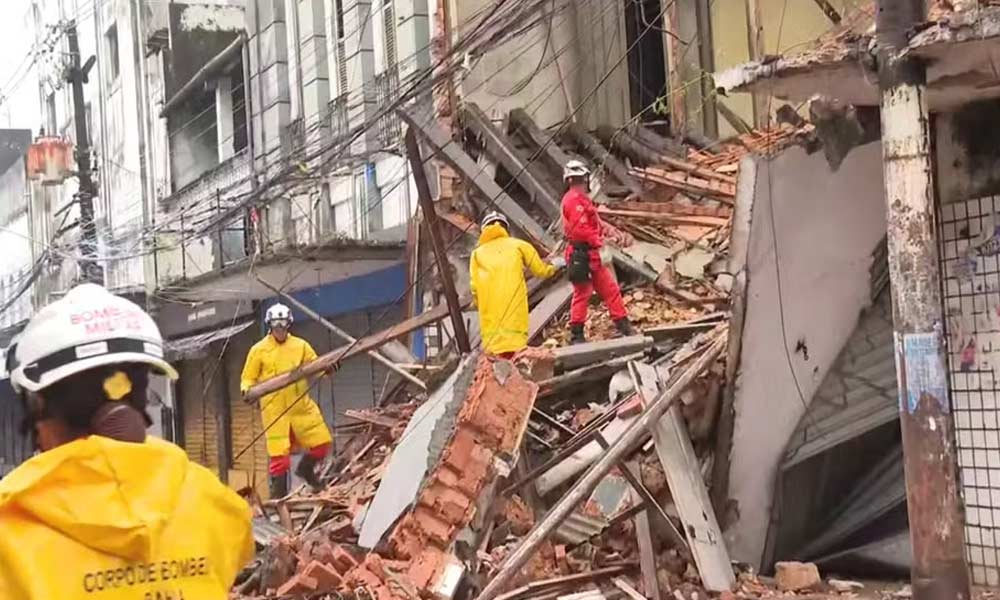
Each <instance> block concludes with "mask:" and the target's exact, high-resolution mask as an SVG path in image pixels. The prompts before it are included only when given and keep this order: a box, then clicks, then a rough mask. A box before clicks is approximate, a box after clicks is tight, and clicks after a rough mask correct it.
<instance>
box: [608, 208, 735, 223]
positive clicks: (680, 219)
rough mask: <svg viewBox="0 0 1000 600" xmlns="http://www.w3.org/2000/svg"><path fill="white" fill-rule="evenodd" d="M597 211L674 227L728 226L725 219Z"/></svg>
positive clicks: (727, 220)
mask: <svg viewBox="0 0 1000 600" xmlns="http://www.w3.org/2000/svg"><path fill="white" fill-rule="evenodd" d="M597 210H598V212H600V213H601V214H602V215H611V216H612V217H632V218H641V219H651V220H655V221H662V222H665V223H671V224H674V225H700V226H704V227H722V226H725V225H728V224H729V219H727V218H725V217H707V216H699V215H691V216H682V215H672V214H669V213H661V212H650V211H644V210H618V209H614V208H607V207H606V206H601V207H599V208H598V209H597Z"/></svg>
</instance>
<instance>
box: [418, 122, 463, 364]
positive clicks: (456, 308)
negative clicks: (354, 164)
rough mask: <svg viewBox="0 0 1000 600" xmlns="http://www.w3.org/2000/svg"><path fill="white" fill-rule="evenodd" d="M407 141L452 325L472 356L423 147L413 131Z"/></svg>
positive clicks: (421, 208) (459, 339)
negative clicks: (422, 155)
mask: <svg viewBox="0 0 1000 600" xmlns="http://www.w3.org/2000/svg"><path fill="white" fill-rule="evenodd" d="M404 139H405V141H406V154H407V156H408V158H409V160H410V169H411V170H412V171H413V181H414V182H415V183H416V184H417V197H418V199H419V200H420V210H421V212H423V213H424V222H425V223H426V224H427V233H428V234H430V238H431V246H432V247H433V249H434V257H435V258H436V259H437V266H438V272H439V273H440V274H441V287H443V288H444V298H445V300H446V301H447V302H448V312H449V313H450V314H451V324H452V326H453V327H454V328H455V343H456V344H458V349H459V351H460V352H462V353H463V354H468V353H469V352H470V351H471V346H470V344H469V332H468V331H466V329H465V321H464V320H462V303H461V302H460V301H459V299H458V292H457V291H456V290H455V282H454V280H452V278H451V263H449V262H448V255H447V253H446V252H445V248H444V243H443V242H442V241H441V233H440V231H438V223H437V211H436V210H434V200H433V199H432V198H431V188H430V185H429V184H428V183H427V173H426V171H424V160H423V158H422V157H421V156H420V143H419V142H417V134H416V133H415V132H414V131H413V128H412V127H408V128H407V129H406V136H405V138H404Z"/></svg>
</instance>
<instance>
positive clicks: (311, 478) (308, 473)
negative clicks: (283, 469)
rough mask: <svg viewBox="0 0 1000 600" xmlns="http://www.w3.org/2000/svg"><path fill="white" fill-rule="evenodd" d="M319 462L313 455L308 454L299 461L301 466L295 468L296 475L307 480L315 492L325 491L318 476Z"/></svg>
mask: <svg viewBox="0 0 1000 600" xmlns="http://www.w3.org/2000/svg"><path fill="white" fill-rule="evenodd" d="M318 462H319V461H318V460H317V459H316V458H315V457H313V456H312V455H311V454H306V455H305V456H303V457H302V460H300V461H299V466H298V467H296V468H295V474H296V475H298V476H299V477H301V478H302V479H305V480H306V483H308V484H309V487H311V488H312V489H313V491H314V492H318V491H320V490H322V489H323V484H322V483H320V481H319V477H317V476H316V464H317V463H318Z"/></svg>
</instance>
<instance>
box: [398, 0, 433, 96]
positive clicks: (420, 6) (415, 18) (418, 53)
mask: <svg viewBox="0 0 1000 600" xmlns="http://www.w3.org/2000/svg"><path fill="white" fill-rule="evenodd" d="M442 1H443V0H442ZM395 2H396V48H397V53H398V55H399V80H400V81H406V80H407V79H408V78H409V77H410V76H412V75H413V74H414V73H418V72H420V71H423V70H424V69H429V68H430V66H431V50H430V41H431V18H430V14H428V10H427V0H395Z"/></svg>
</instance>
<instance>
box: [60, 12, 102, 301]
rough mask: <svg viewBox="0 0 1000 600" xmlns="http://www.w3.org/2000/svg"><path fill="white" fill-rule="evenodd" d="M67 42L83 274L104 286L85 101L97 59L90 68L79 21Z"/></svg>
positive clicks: (73, 24) (91, 60)
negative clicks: (83, 56) (78, 29)
mask: <svg viewBox="0 0 1000 600" xmlns="http://www.w3.org/2000/svg"><path fill="white" fill-rule="evenodd" d="M66 40H67V42H68V43H69V54H70V60H71V61H72V64H71V65H70V68H69V73H68V74H67V77H66V80H67V81H68V82H69V84H70V85H71V86H72V88H73V122H74V123H75V124H76V151H75V156H76V175H77V178H78V180H79V182H80V187H79V190H78V191H77V193H76V202H77V203H78V204H79V205H80V231H81V239H80V255H81V259H80V274H81V276H82V279H83V280H84V281H87V282H90V283H96V284H99V285H104V269H103V268H102V267H101V265H100V264H98V262H97V260H96V259H97V225H96V224H95V223H94V198H95V197H97V185H95V184H94V179H93V177H92V175H91V164H90V134H89V132H88V131H87V106H86V103H85V101H84V98H83V85H84V84H85V83H87V81H88V74H89V73H90V69H91V68H93V66H94V62H95V61H96V59H95V57H93V56H91V57H90V58H89V59H87V62H86V64H84V63H83V62H82V60H81V56H80V40H79V39H78V38H77V33H76V21H70V22H69V24H67V25H66Z"/></svg>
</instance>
